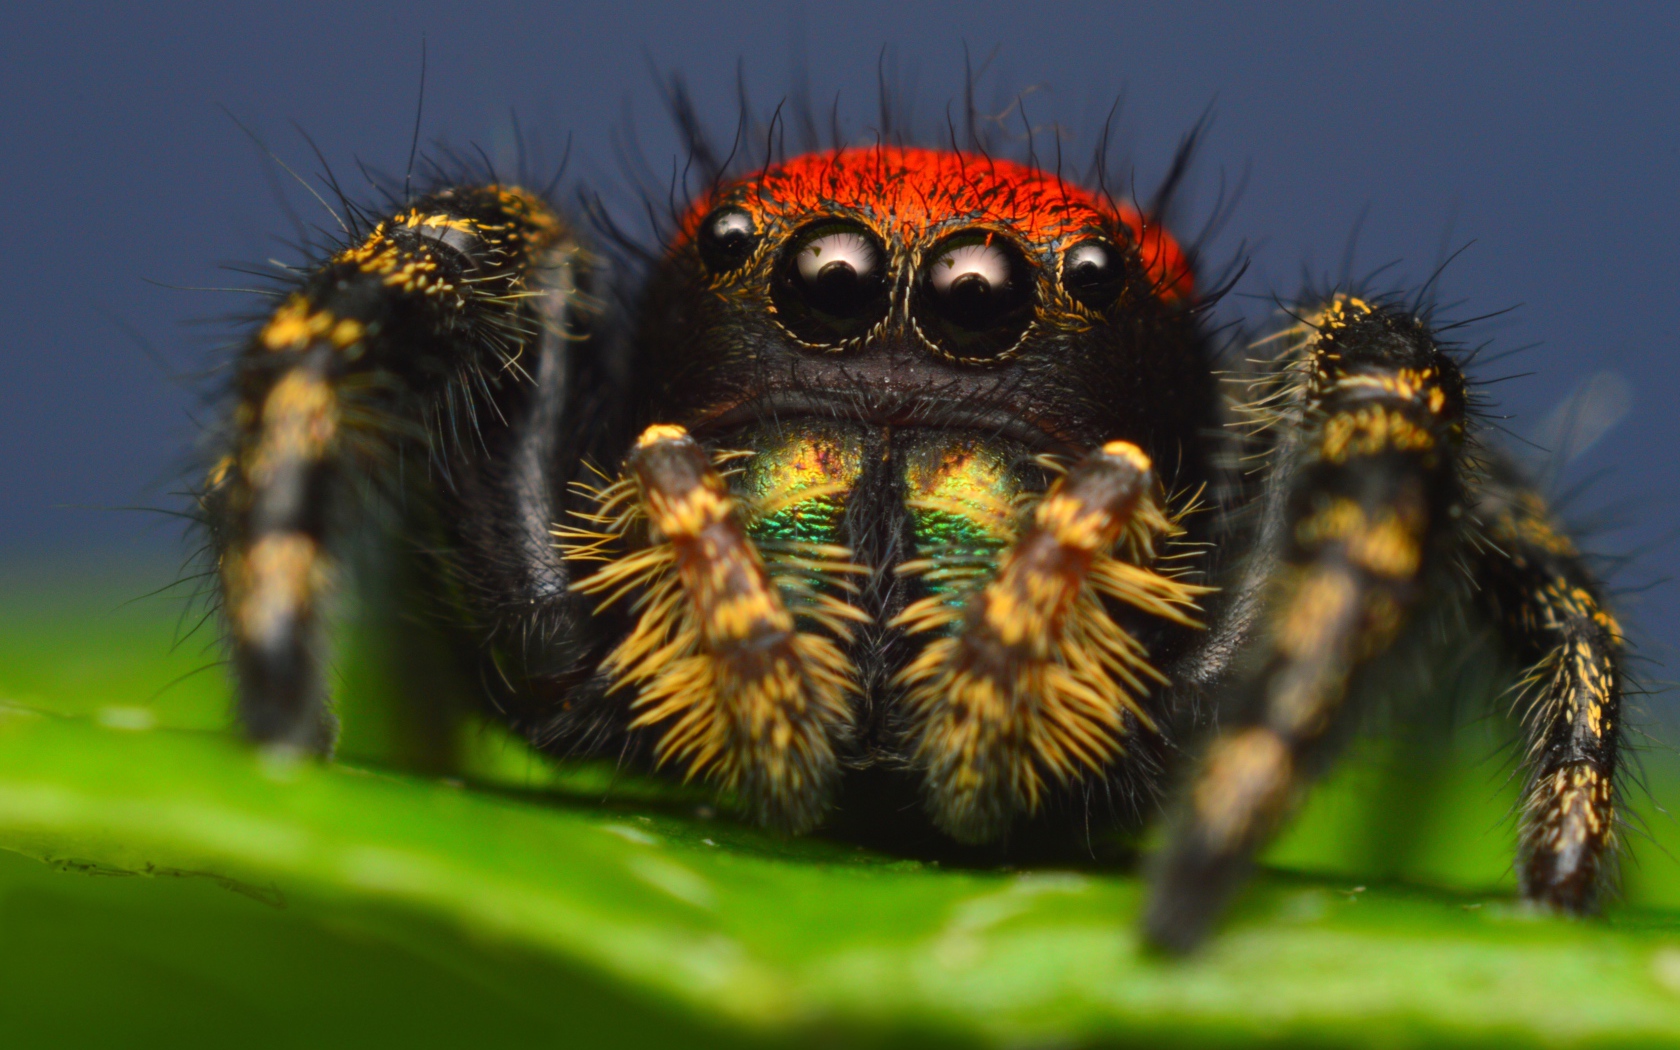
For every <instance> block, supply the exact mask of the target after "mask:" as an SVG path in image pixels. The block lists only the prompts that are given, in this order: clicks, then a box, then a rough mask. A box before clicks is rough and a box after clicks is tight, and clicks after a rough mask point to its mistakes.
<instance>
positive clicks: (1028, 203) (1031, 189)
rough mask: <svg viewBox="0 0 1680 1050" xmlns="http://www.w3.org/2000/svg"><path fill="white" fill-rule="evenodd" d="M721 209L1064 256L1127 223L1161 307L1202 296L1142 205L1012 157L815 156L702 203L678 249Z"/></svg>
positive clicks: (886, 152) (889, 151) (878, 149)
mask: <svg viewBox="0 0 1680 1050" xmlns="http://www.w3.org/2000/svg"><path fill="white" fill-rule="evenodd" d="M722 204H732V205H736V206H738V207H741V208H745V209H746V210H747V211H748V212H750V213H752V215H753V217H754V219H755V220H756V221H757V222H758V226H759V229H761V230H764V229H770V228H772V227H778V226H779V227H782V228H784V229H786V228H789V227H796V226H799V225H803V224H804V223H806V222H810V221H812V220H817V219H822V218H825V217H844V218H850V219H861V220H864V221H866V222H868V223H869V225H871V226H873V227H874V228H875V229H876V230H877V232H879V233H880V234H881V236H882V237H883V238H885V239H886V240H887V241H888V242H889V243H891V242H897V243H898V244H900V245H912V244H917V243H921V244H926V243H928V242H929V241H931V239H932V238H934V237H936V236H938V235H940V234H943V233H945V232H947V231H949V230H954V229H958V228H962V227H971V226H981V227H987V226H990V227H995V228H998V229H1008V230H1011V231H1013V232H1014V233H1015V235H1016V236H1017V237H1019V238H1020V239H1021V240H1023V241H1025V242H1026V243H1027V244H1028V245H1030V246H1032V247H1033V248H1035V249H1038V250H1040V251H1056V250H1059V249H1061V248H1063V247H1066V246H1067V245H1069V244H1071V243H1073V241H1075V240H1076V239H1078V238H1079V237H1081V236H1083V235H1086V234H1090V233H1105V234H1107V235H1109V236H1110V237H1113V236H1115V235H1116V234H1118V233H1120V232H1121V229H1120V228H1121V227H1123V228H1124V230H1125V231H1126V232H1127V233H1129V234H1130V238H1131V241H1132V243H1134V244H1136V245H1137V246H1138V253H1139V256H1140V259H1141V261H1142V264H1143V267H1144V270H1145V272H1146V273H1148V274H1149V277H1150V279H1151V281H1152V283H1153V284H1154V287H1155V290H1156V294H1157V295H1158V296H1159V297H1160V298H1161V299H1162V300H1163V301H1165V302H1179V301H1182V300H1187V299H1189V298H1190V297H1191V295H1192V293H1193V291H1194V280H1193V277H1192V275H1191V273H1190V266H1189V262H1188V260H1187V259H1186V258H1185V256H1184V252H1183V250H1182V249H1180V248H1179V246H1178V242H1177V241H1175V240H1174V239H1173V238H1172V235H1171V234H1169V233H1167V231H1166V230H1165V229H1163V228H1162V227H1160V226H1158V225H1154V224H1151V223H1148V222H1146V221H1145V220H1144V218H1143V216H1142V215H1140V214H1139V213H1138V212H1137V210H1136V209H1134V208H1131V207H1128V206H1127V205H1124V204H1120V203H1117V202H1115V201H1112V200H1110V199H1108V198H1107V197H1099V196H1098V195H1096V194H1094V193H1092V192H1091V191H1089V190H1087V189H1085V188H1083V187H1080V186H1075V185H1073V184H1071V183H1068V182H1065V181H1063V180H1061V179H1059V178H1057V177H1056V176H1054V175H1050V174H1047V173H1045V172H1042V171H1039V170H1037V169H1035V168H1029V167H1027V166H1026V165H1024V164H1017V163H1015V162H1014V161H1009V160H996V159H993V158H990V157H983V156H978V155H975V154H971V153H959V152H955V151H951V150H935V149H920V148H910V147H896V146H873V147H865V148H861V149H843V150H834V151H829V152H825V153H807V154H805V155H804V156H801V157H795V158H794V159H792V160H790V161H788V162H787V163H785V164H779V165H776V166H774V167H770V168H766V169H764V170H763V171H760V172H756V173H754V174H752V175H748V176H746V177H745V178H743V179H740V180H738V181H736V182H733V183H728V184H725V185H723V186H721V187H719V188H718V190H717V191H716V192H714V193H710V194H707V195H705V196H704V197H702V198H701V199H700V200H698V201H696V202H695V204H694V206H693V207H692V208H691V209H690V210H689V213H688V214H687V215H686V216H685V217H684V219H683V223H682V229H681V233H680V236H679V239H678V244H679V245H680V244H681V243H683V242H686V241H687V240H689V239H690V238H692V237H693V236H694V233H695V231H696V230H697V229H698V228H699V225H700V221H701V220H702V219H703V218H704V217H705V216H706V215H707V214H708V213H709V212H710V211H711V210H712V209H713V208H715V207H717V206H719V205H722Z"/></svg>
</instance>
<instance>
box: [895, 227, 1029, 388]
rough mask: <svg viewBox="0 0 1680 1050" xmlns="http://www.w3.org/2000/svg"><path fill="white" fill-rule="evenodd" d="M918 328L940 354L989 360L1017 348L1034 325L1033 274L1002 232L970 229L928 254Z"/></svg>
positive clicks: (917, 312)
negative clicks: (1022, 337)
mask: <svg viewBox="0 0 1680 1050" xmlns="http://www.w3.org/2000/svg"><path fill="white" fill-rule="evenodd" d="M928 259H929V262H928V264H927V265H926V267H924V269H923V271H922V278H921V281H920V282H918V285H917V288H916V305H915V315H916V325H917V328H918V329H919V330H920V331H921V333H922V335H923V336H925V337H926V338H927V339H928V340H929V341H931V342H932V343H933V345H934V347H935V348H936V349H938V350H939V352H940V353H942V354H945V355H947V356H949V357H953V358H956V359H957V360H959V361H986V360H992V359H995V358H997V357H1000V356H1002V355H1004V354H1007V353H1009V352H1010V351H1011V350H1013V349H1015V347H1016V345H1017V344H1019V343H1020V341H1021V336H1022V335H1024V334H1025V333H1026V331H1027V326H1029V325H1030V324H1032V317H1033V313H1032V306H1033V296H1032V291H1033V288H1032V286H1033V271H1032V267H1031V266H1029V265H1028V264H1027V260H1026V257H1025V256H1023V255H1022V254H1021V251H1020V249H1019V248H1016V247H1015V245H1013V244H1011V243H1010V242H1009V241H1008V240H1007V239H1006V238H1004V237H1003V236H1002V235H1000V234H996V233H991V232H989V231H986V230H970V231H967V232H964V233H959V234H956V235H954V236H952V237H948V238H946V239H945V240H944V241H941V242H940V243H939V244H938V245H937V246H935V247H934V249H933V251H931V252H929V253H928Z"/></svg>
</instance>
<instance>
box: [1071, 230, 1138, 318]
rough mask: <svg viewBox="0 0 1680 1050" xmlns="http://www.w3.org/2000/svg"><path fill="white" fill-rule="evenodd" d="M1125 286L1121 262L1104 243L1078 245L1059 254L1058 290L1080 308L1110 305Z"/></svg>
mask: <svg viewBox="0 0 1680 1050" xmlns="http://www.w3.org/2000/svg"><path fill="white" fill-rule="evenodd" d="M1125 283H1126V263H1125V260H1124V259H1123V258H1122V257H1121V255H1120V252H1119V251H1118V250H1116V249H1115V247H1114V246H1113V245H1112V244H1109V243H1108V242H1107V241H1098V240H1090V241H1080V242H1079V243H1078V244H1076V245H1074V246H1073V247H1071V248H1069V249H1068V250H1067V251H1066V252H1063V253H1062V287H1064V288H1066V289H1067V291H1068V294H1069V295H1071V296H1073V298H1074V299H1075V300H1076V301H1078V302H1079V303H1080V304H1081V305H1082V306H1088V307H1090V308H1091V309H1093V310H1100V309H1103V308H1104V307H1107V306H1110V305H1112V304H1113V302H1114V300H1115V299H1116V298H1118V297H1119V295H1120V289H1121V287H1123V286H1124V285H1125Z"/></svg>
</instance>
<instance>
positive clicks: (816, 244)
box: [772, 223, 887, 343]
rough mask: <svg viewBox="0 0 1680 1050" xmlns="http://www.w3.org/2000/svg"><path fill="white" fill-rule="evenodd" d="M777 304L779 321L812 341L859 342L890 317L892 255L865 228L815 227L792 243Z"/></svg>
mask: <svg viewBox="0 0 1680 1050" xmlns="http://www.w3.org/2000/svg"><path fill="white" fill-rule="evenodd" d="M772 299H773V301H774V302H775V304H776V316H777V318H778V319H779V320H780V321H781V322H782V323H783V324H784V325H786V326H787V328H788V330H789V331H791V332H792V333H793V334H794V335H795V336H797V337H798V338H800V339H803V340H805V341H806V342H810V343H838V342H842V341H844V340H847V339H854V338H857V337H858V336H861V335H863V334H864V333H865V332H867V331H869V329H871V328H873V327H874V326H875V325H876V324H878V323H879V322H880V320H881V318H882V317H884V316H886V312H887V255H886V252H885V250H883V249H882V247H881V244H880V242H879V241H877V240H876V239H875V238H874V236H873V235H871V234H870V233H869V232H868V231H866V230H864V229H862V228H861V227H858V226H852V225H850V224H845V223H825V224H823V225H820V226H813V227H811V228H809V229H807V230H804V231H803V232H801V233H800V234H799V236H798V237H796V238H794V240H793V241H792V242H791V243H790V244H789V246H788V252H787V255H786V258H785V259H784V260H783V263H782V266H781V270H780V272H779V273H778V274H777V278H776V284H775V287H774V289H773V290H772Z"/></svg>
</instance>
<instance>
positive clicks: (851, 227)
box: [629, 147, 1217, 566]
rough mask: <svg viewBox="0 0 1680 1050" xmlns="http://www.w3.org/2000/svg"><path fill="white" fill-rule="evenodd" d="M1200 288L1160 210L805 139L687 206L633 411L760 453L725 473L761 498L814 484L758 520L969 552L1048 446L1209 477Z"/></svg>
mask: <svg viewBox="0 0 1680 1050" xmlns="http://www.w3.org/2000/svg"><path fill="white" fill-rule="evenodd" d="M1194 306H1195V291H1194V284H1193V279H1192V276H1191V273H1190V270H1189V266H1188V262H1187V259H1186V256H1185V253H1184V252H1182V251H1181V250H1180V248H1179V246H1178V245H1177V243H1176V242H1175V241H1174V240H1173V239H1172V238H1171V237H1170V236H1169V235H1168V234H1167V233H1166V232H1165V231H1164V230H1163V229H1161V228H1160V227H1159V226H1157V225H1155V224H1153V223H1151V222H1149V221H1147V220H1146V219H1145V218H1143V217H1142V216H1140V215H1139V213H1138V212H1136V211H1134V210H1132V209H1130V208H1128V207H1125V206H1123V205H1120V204H1116V203H1114V202H1113V201H1111V200H1109V199H1107V198H1106V197H1105V196H1103V195H1100V194H1094V193H1092V192H1090V191H1087V190H1084V189H1082V188H1079V187H1077V186H1074V185H1072V184H1070V183H1067V182H1064V181H1062V180H1061V179H1059V178H1057V177H1056V176H1054V175H1050V174H1048V173H1045V172H1041V171H1037V170H1034V169H1032V168H1029V167H1026V166H1024V165H1021V164H1016V163H1012V162H1009V161H1004V160H993V159H991V158H987V157H983V156H975V155H971V154H963V153H956V152H948V151H938V150H928V149H910V148H888V147H876V148H868V149H853V150H840V151H837V152H829V153H815V154H809V155H806V156H803V157H798V158H795V159H793V160H790V161H788V162H786V163H784V164H780V165H777V166H775V167H771V168H767V169H765V170H763V171H761V172H758V173H756V174H753V175H749V176H747V177H745V178H742V179H740V180H738V181H735V182H731V183H725V184H722V185H720V186H719V187H718V188H717V189H716V190H715V191H714V192H712V193H710V194H708V195H706V196H705V197H704V198H703V199H701V200H699V201H698V202H696V203H695V205H694V206H693V207H692V208H691V209H690V210H689V212H688V214H687V216H686V217H685V219H684V220H683V222H682V223H681V226H680V228H679V230H678V232H677V235H676V236H675V237H674V238H673V240H672V243H671V244H670V245H669V246H668V248H667V250H666V253H665V255H664V257H663V259H662V261H661V263H660V265H659V268H658V270H657V272H656V273H655V274H654V275H653V279H652V281H651V282H650V285H649V292H648V298H647V300H646V302H645V304H644V309H643V310H642V312H641V317H642V326H641V328H640V330H639V333H638V339H639V346H638V355H637V361H638V366H637V368H638V371H637V374H636V375H635V376H634V377H633V381H634V382H635V383H636V384H637V387H636V389H634V390H633V391H632V392H631V397H630V400H629V404H630V405H632V406H634V413H635V414H636V415H637V416H639V418H635V419H632V420H631V421H630V422H632V423H633V424H635V425H637V426H638V427H639V426H646V425H648V424H652V423H678V424H681V425H683V426H686V427H687V428H688V429H689V430H691V431H692V432H693V433H694V434H695V436H696V437H698V438H699V439H701V440H702V441H703V442H705V443H707V444H710V445H712V446H713V447H717V448H728V449H744V450H749V451H752V452H754V453H756V455H755V456H754V457H753V459H752V461H751V466H749V467H747V468H744V471H743V476H742V479H741V480H740V481H739V482H738V483H737V484H738V485H739V486H740V487H741V488H742V490H743V491H746V492H749V493H751V494H753V498H754V499H755V500H756V501H758V502H759V503H761V504H763V501H765V500H769V501H770V503H771V504H774V503H775V502H776V501H777V500H779V499H783V498H785V497H787V496H788V494H789V493H796V492H800V491H804V490H805V489H807V488H809V487H811V486H819V488H818V489H812V491H813V492H815V491H822V492H825V493H828V495H825V496H823V497H822V499H821V500H818V499H817V498H816V497H812V500H810V501H807V502H808V503H809V504H810V505H809V506H805V505H801V506H795V507H793V508H792V509H791V510H790V511H789V512H788V515H787V517H788V521H787V522H786V523H784V524H785V525H786V530H782V526H781V525H778V524H776V523H775V522H774V521H769V522H765V523H763V524H762V527H761V528H759V529H758V532H759V533H761V535H760V538H761V539H763V538H765V537H766V536H768V535H769V534H771V533H776V534H778V535H779V534H780V532H781V531H786V537H785V538H793V539H804V540H817V541H821V542H832V541H834V540H835V539H836V538H837V537H838V538H841V539H843V540H844V542H845V543H847V544H849V545H850V546H852V547H853V548H854V549H857V550H858V551H859V556H860V557H861V558H862V559H863V560H865V561H867V562H869V563H870V564H874V565H877V566H881V565H885V564H886V563H887V562H889V561H891V560H892V559H893V558H894V557H897V556H898V555H897V554H895V553H893V552H896V551H899V550H900V548H899V547H898V546H897V543H898V539H897V537H902V536H904V535H911V536H912V537H913V541H914V546H915V548H916V549H917V550H919V551H922V552H923V553H924V554H926V552H927V551H929V550H932V549H934V548H935V547H939V546H941V545H944V546H945V547H949V548H950V549H952V550H957V549H959V548H961V549H963V550H971V549H974V548H975V545H976V544H979V545H980V546H986V545H995V544H997V543H1001V542H1005V541H1006V540H1007V537H1008V536H1009V535H1010V525H1009V520H1010V517H1011V515H1010V513H1009V511H1008V507H1009V506H1010V505H1011V501H1012V500H1014V499H1015V498H1017V497H1018V496H1022V495H1023V494H1029V493H1031V492H1034V491H1041V490H1042V488H1043V486H1044V485H1045V484H1046V478H1045V475H1044V473H1043V469H1042V464H1043V461H1042V460H1041V458H1040V456H1041V455H1042V454H1044V453H1050V454H1056V455H1061V456H1065V457H1072V456H1077V455H1080V454H1082V453H1084V452H1087V451H1089V450H1090V449H1093V448H1096V447H1098V446H1100V445H1101V444H1103V443H1104V442H1107V441H1112V440H1115V439H1122V440H1126V441H1129V442H1132V443H1133V444H1136V445H1138V446H1139V447H1141V448H1142V449H1144V450H1145V451H1146V452H1147V453H1148V455H1149V456H1150V457H1151V459H1152V460H1153V461H1154V462H1155V464H1156V471H1157V474H1158V476H1160V477H1161V478H1162V479H1163V480H1164V481H1165V482H1166V483H1167V484H1168V485H1169V486H1170V487H1173V488H1177V487H1180V486H1182V485H1186V484H1188V485H1190V486H1194V485H1195V484H1197V483H1199V482H1200V481H1202V480H1205V479H1206V477H1207V476H1208V475H1207V464H1208V457H1207V453H1206V451H1205V440H1204V438H1205V435H1206V434H1207V433H1208V432H1209V431H1210V430H1212V429H1214V428H1215V427H1216V418H1217V417H1216V409H1215V405H1216V393H1215V384H1214V380H1213V375H1212V371H1211V368H1210V364H1209V362H1208V360H1207V353H1206V349H1205V347H1206V341H1205V339H1204V337H1203V335H1202V333H1201V331H1200V329H1199V327H1198V320H1197V315H1198V311H1197V310H1196V309H1195V308H1194ZM632 432H634V431H632ZM835 491H838V492H844V493H848V494H849V495H847V496H846V497H845V498H843V499H842V498H840V497H837V496H834V495H833V492H835ZM819 502H820V503H823V506H825V507H827V509H826V510H821V508H819V507H818V506H817V504H818V503H819ZM765 505H768V504H765ZM906 508H908V511H909V518H908V524H907V525H904V524H902V523H903V522H904V521H905V520H906V519H905V512H906ZM819 511H820V512H819ZM842 513H843V514H844V515H846V516H849V518H850V519H851V524H850V525H843V524H842V523H841V521H840V515H842ZM947 526H949V527H947ZM906 528H907V529H909V533H906V532H905V531H904V529H906ZM869 535H875V536H877V537H880V538H879V541H878V544H877V546H878V547H879V549H878V550H872V549H870V544H871V542H872V541H871V540H869V539H868V536H869Z"/></svg>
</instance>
